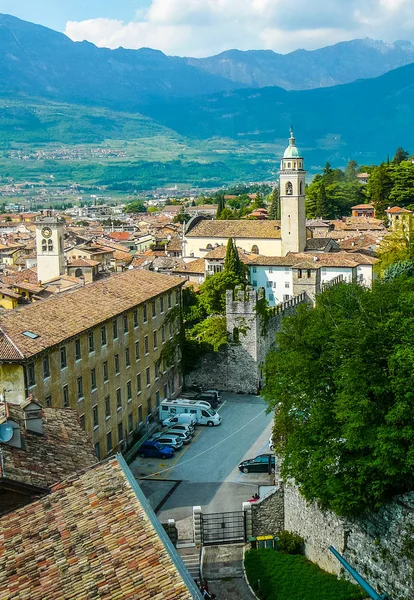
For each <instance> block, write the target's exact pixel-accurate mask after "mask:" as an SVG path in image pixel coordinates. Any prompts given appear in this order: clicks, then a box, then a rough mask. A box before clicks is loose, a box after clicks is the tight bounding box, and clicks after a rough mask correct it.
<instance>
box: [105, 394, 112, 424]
mask: <svg viewBox="0 0 414 600" xmlns="http://www.w3.org/2000/svg"><path fill="white" fill-rule="evenodd" d="M110 416H111V399H110V397H109V396H107V397H106V398H105V419H109V417H110Z"/></svg>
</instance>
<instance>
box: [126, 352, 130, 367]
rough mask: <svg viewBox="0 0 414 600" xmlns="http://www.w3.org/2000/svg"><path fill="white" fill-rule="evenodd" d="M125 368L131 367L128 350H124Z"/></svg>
mask: <svg viewBox="0 0 414 600" xmlns="http://www.w3.org/2000/svg"><path fill="white" fill-rule="evenodd" d="M125 366H126V367H130V366H131V357H130V355H129V348H125Z"/></svg>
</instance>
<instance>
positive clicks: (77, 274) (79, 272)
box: [75, 269, 83, 277]
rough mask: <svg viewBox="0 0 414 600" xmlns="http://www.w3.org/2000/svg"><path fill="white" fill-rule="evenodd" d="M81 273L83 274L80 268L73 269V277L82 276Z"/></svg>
mask: <svg viewBox="0 0 414 600" xmlns="http://www.w3.org/2000/svg"><path fill="white" fill-rule="evenodd" d="M82 275H83V271H82V269H76V271H75V277H82Z"/></svg>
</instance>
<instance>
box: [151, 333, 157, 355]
mask: <svg viewBox="0 0 414 600" xmlns="http://www.w3.org/2000/svg"><path fill="white" fill-rule="evenodd" d="M152 335H153V338H154V350H155V349H156V347H157V346H158V342H157V332H156V331H154V332H153V334H152Z"/></svg>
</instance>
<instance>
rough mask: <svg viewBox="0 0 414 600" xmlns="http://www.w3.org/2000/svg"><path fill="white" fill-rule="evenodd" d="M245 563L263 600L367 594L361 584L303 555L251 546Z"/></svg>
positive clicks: (327, 599) (338, 599) (340, 599)
mask: <svg viewBox="0 0 414 600" xmlns="http://www.w3.org/2000/svg"><path fill="white" fill-rule="evenodd" d="M245 567H246V573H247V577H248V580H249V582H250V585H251V586H252V588H253V589H254V591H255V592H256V594H257V595H258V597H259V598H260V599H261V600H362V599H363V598H365V596H366V594H364V592H363V590H362V589H361V588H360V587H359V586H356V585H353V584H352V583H350V582H349V581H345V580H338V579H337V578H336V576H335V575H330V574H329V573H326V572H325V571H322V570H321V569H320V568H319V567H318V566H317V565H315V564H313V563H311V562H310V561H308V560H307V559H306V558H305V557H304V556H300V555H290V554H281V553H279V552H275V551H273V550H250V551H249V552H247V553H246V557H245ZM259 580H260V584H259V583H258V581H259Z"/></svg>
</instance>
